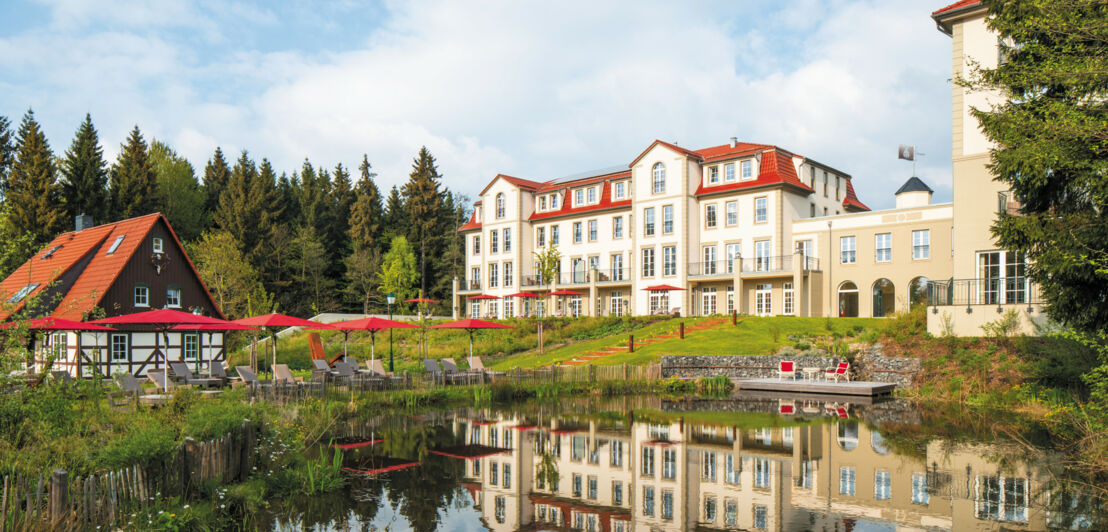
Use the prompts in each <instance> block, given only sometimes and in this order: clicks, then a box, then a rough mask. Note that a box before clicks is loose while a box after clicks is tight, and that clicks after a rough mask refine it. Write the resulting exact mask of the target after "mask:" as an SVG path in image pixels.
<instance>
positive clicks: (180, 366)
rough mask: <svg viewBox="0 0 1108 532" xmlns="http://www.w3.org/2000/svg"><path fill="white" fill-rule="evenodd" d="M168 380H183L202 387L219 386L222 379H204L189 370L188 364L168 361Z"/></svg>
mask: <svg viewBox="0 0 1108 532" xmlns="http://www.w3.org/2000/svg"><path fill="white" fill-rule="evenodd" d="M169 370H170V380H174V381H180V382H184V383H185V384H190V385H195V386H200V387H203V388H212V387H219V386H220V385H221V384H223V381H222V380H221V379H219V378H211V379H206V378H204V377H201V376H199V375H195V374H193V373H192V372H191V371H189V367H188V364H185V363H184V362H170V363H169Z"/></svg>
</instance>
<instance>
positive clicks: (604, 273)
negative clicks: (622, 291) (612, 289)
mask: <svg viewBox="0 0 1108 532" xmlns="http://www.w3.org/2000/svg"><path fill="white" fill-rule="evenodd" d="M596 282H597V283H598V284H604V283H630V282H631V268H608V269H604V270H597V272H596Z"/></svg>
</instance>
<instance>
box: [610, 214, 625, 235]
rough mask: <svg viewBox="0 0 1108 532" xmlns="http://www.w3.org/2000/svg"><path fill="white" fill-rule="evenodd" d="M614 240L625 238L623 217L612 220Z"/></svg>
mask: <svg viewBox="0 0 1108 532" xmlns="http://www.w3.org/2000/svg"><path fill="white" fill-rule="evenodd" d="M612 238H623V217H622V216H616V217H615V218H612Z"/></svg>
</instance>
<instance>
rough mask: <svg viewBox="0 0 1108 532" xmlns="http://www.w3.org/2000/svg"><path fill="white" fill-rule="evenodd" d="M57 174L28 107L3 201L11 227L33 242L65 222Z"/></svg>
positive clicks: (49, 236) (50, 235)
mask: <svg viewBox="0 0 1108 532" xmlns="http://www.w3.org/2000/svg"><path fill="white" fill-rule="evenodd" d="M57 174H58V172H57V168H56V167H55V166H54V154H53V153H51V151H50V144H49V143H48V142H47V141H46V135H45V134H44V133H43V132H42V128H41V127H39V124H38V122H36V121H35V113H34V111H31V110H30V109H28V110H27V114H26V115H24V116H23V122H22V123H21V124H20V125H19V136H18V141H17V144H16V147H15V158H14V161H13V162H12V167H11V173H10V174H9V175H8V185H7V187H8V192H7V198H6V200H5V203H6V204H7V208H8V222H9V224H10V225H11V228H12V230H13V231H14V232H15V233H16V234H24V233H29V234H31V235H33V237H34V242H35V243H36V244H41V243H45V242H47V241H49V240H50V239H52V238H54V236H55V235H56V234H57V233H59V232H60V231H61V230H62V229H63V228H64V227H65V226H66V219H65V208H64V206H63V205H62V187H61V184H59V183H58V175H57Z"/></svg>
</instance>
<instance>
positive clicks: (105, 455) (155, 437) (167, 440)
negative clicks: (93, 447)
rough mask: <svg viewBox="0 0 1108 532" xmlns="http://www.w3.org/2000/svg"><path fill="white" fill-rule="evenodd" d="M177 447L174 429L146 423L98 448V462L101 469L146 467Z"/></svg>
mask: <svg viewBox="0 0 1108 532" xmlns="http://www.w3.org/2000/svg"><path fill="white" fill-rule="evenodd" d="M176 450H177V439H176V436H175V434H174V433H173V428H172V427H170V426H167V425H165V424H162V423H157V422H149V423H144V424H142V425H139V426H138V427H135V429H134V430H132V431H131V432H130V433H128V434H124V435H122V436H120V437H118V438H115V439H113V440H110V441H108V443H107V444H106V445H105V446H103V447H101V449H100V456H99V458H98V459H97V464H98V465H99V466H100V467H101V468H104V469H111V470H115V469H121V468H124V467H129V466H132V465H135V464H138V465H140V466H143V467H148V466H151V465H154V464H158V463H161V462H163V461H164V460H166V459H168V458H169V457H170V456H172V455H173V453H174V452H176Z"/></svg>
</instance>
